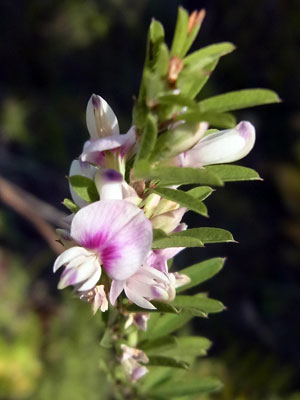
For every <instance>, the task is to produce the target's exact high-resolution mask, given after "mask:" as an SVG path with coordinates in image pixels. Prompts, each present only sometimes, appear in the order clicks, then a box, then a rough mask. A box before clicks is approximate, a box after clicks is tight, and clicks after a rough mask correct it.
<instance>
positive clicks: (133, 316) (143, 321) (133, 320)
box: [124, 312, 150, 331]
mask: <svg viewBox="0 0 300 400" xmlns="http://www.w3.org/2000/svg"><path fill="white" fill-rule="evenodd" d="M149 318H150V314H149V313H144V312H136V313H130V314H129V316H128V318H127V321H126V323H125V326H124V327H125V329H127V328H129V327H130V326H131V325H132V324H133V325H135V326H136V327H137V328H138V329H141V330H142V331H146V330H147V323H148V320H149Z"/></svg>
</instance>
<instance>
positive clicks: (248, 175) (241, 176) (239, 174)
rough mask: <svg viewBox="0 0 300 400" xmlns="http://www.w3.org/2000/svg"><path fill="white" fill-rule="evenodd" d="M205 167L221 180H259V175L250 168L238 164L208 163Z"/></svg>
mask: <svg viewBox="0 0 300 400" xmlns="http://www.w3.org/2000/svg"><path fill="white" fill-rule="evenodd" d="M206 169H207V170H208V171H210V172H212V173H214V174H216V175H217V176H218V177H219V178H220V179H221V180H222V181H223V182H236V181H261V180H262V179H261V177H260V176H259V175H258V173H257V172H256V171H254V170H253V169H251V168H246V167H241V166H239V165H228V164H219V165H210V166H208V167H206Z"/></svg>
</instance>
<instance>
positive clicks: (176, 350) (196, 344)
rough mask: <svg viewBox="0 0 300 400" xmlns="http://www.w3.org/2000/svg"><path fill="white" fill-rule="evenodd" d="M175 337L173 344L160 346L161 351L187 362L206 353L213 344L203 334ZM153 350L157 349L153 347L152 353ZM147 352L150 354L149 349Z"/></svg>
mask: <svg viewBox="0 0 300 400" xmlns="http://www.w3.org/2000/svg"><path fill="white" fill-rule="evenodd" d="M173 339H175V343H173V346H167V345H166V346H165V347H164V346H161V347H159V353H160V354H163V355H167V356H173V357H176V358H179V359H180V360H183V361H187V362H188V361H190V360H191V359H193V358H195V357H197V356H204V355H206V354H207V350H208V349H209V348H210V346H211V341H210V340H208V339H206V338H205V337H201V336H180V337H178V338H173ZM151 351H155V349H154V348H153V350H152V349H151V350H150V353H151ZM147 354H149V351H148V352H147Z"/></svg>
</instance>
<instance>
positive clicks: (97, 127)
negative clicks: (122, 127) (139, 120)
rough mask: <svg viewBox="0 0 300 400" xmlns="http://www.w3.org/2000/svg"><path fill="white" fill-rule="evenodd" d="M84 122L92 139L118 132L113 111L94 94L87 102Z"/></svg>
mask: <svg viewBox="0 0 300 400" xmlns="http://www.w3.org/2000/svg"><path fill="white" fill-rule="evenodd" d="M86 124H87V128H88V131H89V133H90V136H91V138H92V139H99V138H100V137H104V136H111V135H118V134H119V133H120V131H119V124H118V120H117V117H116V115H115V113H114V112H113V110H112V109H111V107H110V106H109V105H108V103H107V102H106V101H105V100H104V99H103V98H102V97H100V96H97V95H95V94H93V95H92V96H91V98H90V99H89V101H88V104H87V108H86Z"/></svg>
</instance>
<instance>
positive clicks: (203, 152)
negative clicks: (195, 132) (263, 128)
mask: <svg viewBox="0 0 300 400" xmlns="http://www.w3.org/2000/svg"><path fill="white" fill-rule="evenodd" d="M254 142H255V128H254V126H253V125H252V124H251V123H250V122H247V121H242V122H240V123H239V124H238V125H237V126H236V127H235V128H234V129H227V130H225V131H220V132H216V133H212V134H210V135H208V136H206V137H204V138H203V139H201V140H200V142H199V143H198V144H197V145H196V146H195V147H194V148H193V149H191V150H189V151H188V152H187V153H186V157H185V165H186V166H191V167H201V166H205V165H210V164H222V163H229V162H233V161H237V160H240V159H241V158H243V157H245V156H246V155H247V154H248V153H249V152H250V151H251V149H252V148H253V146H254Z"/></svg>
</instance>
